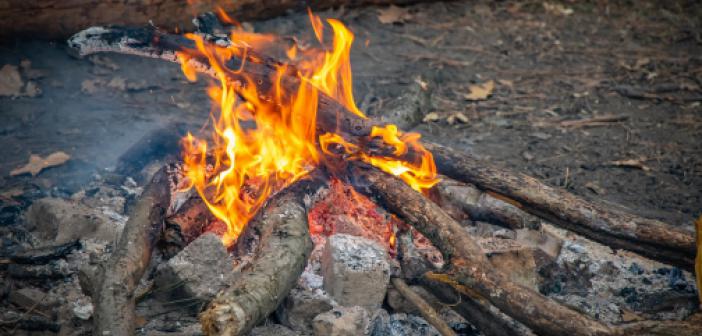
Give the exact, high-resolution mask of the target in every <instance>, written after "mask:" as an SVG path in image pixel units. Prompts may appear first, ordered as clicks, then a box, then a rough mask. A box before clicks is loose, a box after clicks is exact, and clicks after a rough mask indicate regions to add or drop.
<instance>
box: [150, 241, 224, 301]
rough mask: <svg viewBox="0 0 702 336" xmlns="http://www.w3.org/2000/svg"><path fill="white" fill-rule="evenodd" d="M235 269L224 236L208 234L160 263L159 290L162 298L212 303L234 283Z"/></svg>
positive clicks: (155, 279) (157, 279)
mask: <svg viewBox="0 0 702 336" xmlns="http://www.w3.org/2000/svg"><path fill="white" fill-rule="evenodd" d="M232 269H233V265H232V260H231V258H230V257H229V253H228V252H227V249H226V248H225V247H224V245H223V244H222V240H221V239H220V237H219V236H217V235H216V234H214V233H205V234H203V235H201V236H200V237H198V238H197V239H195V240H194V241H193V242H192V243H190V244H189V245H188V246H186V247H185V248H184V249H183V250H182V251H180V252H179V253H178V254H177V255H175V256H174V257H173V258H171V259H169V260H168V261H167V262H165V263H162V264H161V265H159V266H158V268H157V269H156V275H155V277H154V287H155V288H156V289H158V290H157V291H155V292H156V293H159V294H161V298H162V299H168V298H169V296H170V297H175V298H179V299H192V300H198V301H201V302H209V301H210V300H211V299H212V298H214V296H215V294H217V292H218V291H219V290H220V289H222V288H224V287H225V286H226V285H227V284H228V283H229V282H230V279H231V277H232V276H233V271H232ZM194 306H197V305H194Z"/></svg>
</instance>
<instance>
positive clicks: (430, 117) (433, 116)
mask: <svg viewBox="0 0 702 336" xmlns="http://www.w3.org/2000/svg"><path fill="white" fill-rule="evenodd" d="M439 119H441V117H440V116H439V114H438V113H436V112H429V113H427V115H425V116H424V118H422V122H425V123H428V122H436V121H439Z"/></svg>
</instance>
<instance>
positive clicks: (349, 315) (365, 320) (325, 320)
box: [312, 306, 370, 336]
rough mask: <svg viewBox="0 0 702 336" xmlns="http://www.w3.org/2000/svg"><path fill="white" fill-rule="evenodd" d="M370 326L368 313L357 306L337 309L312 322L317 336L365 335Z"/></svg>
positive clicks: (319, 316) (318, 316)
mask: <svg viewBox="0 0 702 336" xmlns="http://www.w3.org/2000/svg"><path fill="white" fill-rule="evenodd" d="M369 324H370V317H369V314H368V311H366V310H365V309H364V308H362V307H359V306H353V307H337V308H334V309H332V310H330V311H328V312H326V313H322V314H319V315H317V317H315V318H314V320H312V326H313V328H314V334H315V335H317V336H357V335H363V334H365V333H366V330H367V329H368V326H369Z"/></svg>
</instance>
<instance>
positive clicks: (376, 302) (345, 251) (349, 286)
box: [322, 234, 390, 308]
mask: <svg viewBox="0 0 702 336" xmlns="http://www.w3.org/2000/svg"><path fill="white" fill-rule="evenodd" d="M322 275H323V276H324V289H325V290H326V291H327V293H329V295H331V297H332V298H334V300H336V301H337V302H338V303H339V304H341V305H345V306H363V307H366V308H377V307H380V305H381V304H382V303H383V298H384V297H385V293H386V291H387V285H388V282H389V281H390V264H389V263H388V261H387V253H386V252H385V249H383V247H382V246H380V245H379V244H378V243H376V242H374V241H372V240H369V239H366V238H361V237H355V236H350V235H346V234H336V235H332V236H330V237H329V238H328V239H327V243H326V245H325V247H324V252H323V255H322Z"/></svg>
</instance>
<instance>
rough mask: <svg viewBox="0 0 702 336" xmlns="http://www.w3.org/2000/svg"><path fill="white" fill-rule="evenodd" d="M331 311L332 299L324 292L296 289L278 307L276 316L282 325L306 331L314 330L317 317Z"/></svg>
mask: <svg viewBox="0 0 702 336" xmlns="http://www.w3.org/2000/svg"><path fill="white" fill-rule="evenodd" d="M330 309H332V302H331V299H330V298H329V296H327V295H326V293H324V292H323V291H321V290H305V289H299V288H295V289H293V290H292V291H290V294H289V295H288V296H287V297H286V298H285V300H284V301H283V303H282V304H281V305H280V306H279V307H278V309H277V310H276V316H277V317H278V320H279V321H280V323H281V324H283V325H285V326H287V327H290V328H292V329H293V330H298V331H305V330H311V329H312V319H313V318H314V317H315V316H317V315H319V314H321V313H323V312H326V311H329V310H330Z"/></svg>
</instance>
